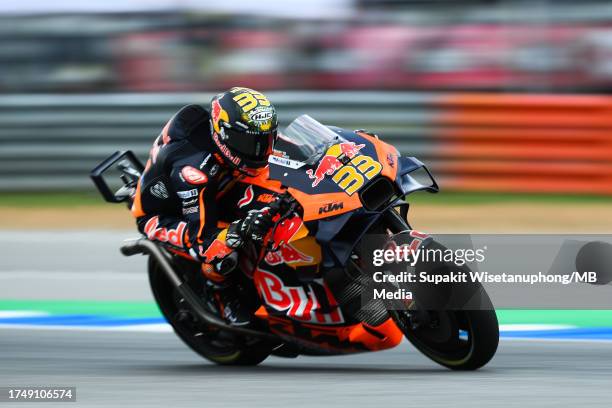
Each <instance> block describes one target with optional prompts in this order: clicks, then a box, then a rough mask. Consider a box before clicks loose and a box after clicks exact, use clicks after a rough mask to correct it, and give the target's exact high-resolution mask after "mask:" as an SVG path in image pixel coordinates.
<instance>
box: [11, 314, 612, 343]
mask: <svg viewBox="0 0 612 408" xmlns="http://www.w3.org/2000/svg"><path fill="white" fill-rule="evenodd" d="M163 323H166V320H165V319H164V318H163V317H137V318H134V317H121V316H105V315H92V314H68V315H53V314H51V315H45V316H23V317H17V316H16V317H5V318H0V325H2V326H4V327H7V326H11V325H15V326H24V325H25V326H34V327H36V326H38V327H45V326H47V327H57V326H76V327H90V328H95V327H100V328H112V327H123V326H138V325H150V324H163ZM500 335H501V337H502V338H509V339H511V338H530V339H568V340H569V339H571V340H611V341H612V327H573V328H567V329H551V330H541V329H539V330H520V331H517V330H510V331H504V330H500Z"/></svg>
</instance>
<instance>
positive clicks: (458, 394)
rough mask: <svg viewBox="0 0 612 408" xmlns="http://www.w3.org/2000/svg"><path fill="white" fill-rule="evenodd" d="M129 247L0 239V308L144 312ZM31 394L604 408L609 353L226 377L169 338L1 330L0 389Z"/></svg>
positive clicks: (579, 349)
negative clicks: (43, 302) (55, 389)
mask: <svg viewBox="0 0 612 408" xmlns="http://www.w3.org/2000/svg"><path fill="white" fill-rule="evenodd" d="M130 235H134V234H133V233H132V234H130V233H114V232H113V233H111V232H106V233H102V232H87V233H85V232H76V233H63V234H56V233H45V232H39V233H35V234H33V233H32V232H28V233H16V232H0V247H2V248H3V249H2V253H1V254H2V257H1V259H2V264H1V265H0V299H11V298H12V299H54V298H55V299H89V300H91V299H100V300H122V299H133V300H150V299H151V296H150V294H149V292H148V285H147V282H146V275H145V273H144V259H143V258H142V257H137V258H129V259H127V258H123V257H121V256H120V255H119V253H118V249H117V248H118V245H119V243H120V242H121V240H122V239H123V238H124V237H126V236H130ZM26 385H30V386H34V385H37V386H45V385H55V386H76V387H77V402H76V403H70V404H68V403H63V404H55V405H52V406H68V407H77V406H98V407H123V406H130V407H131V406H142V407H158V406H160V407H192V406H193V407H196V406H197V407H222V406H236V407H260V406H261V407H264V406H265V407H295V406H297V407H301V406H309V407H313V406H314V407H348V406H350V407H356V406H358V407H362V406H363V407H387V406H388V407H415V406H423V407H438V406H440V407H442V406H443V407H468V406H469V407H474V406H479V407H483V408H485V407H517V406H520V407H556V408H557V407H559V406H568V405H575V406H579V407H609V406H611V403H610V399H611V394H610V386H611V385H612V342H573V341H535V340H525V341H523V340H502V341H501V343H500V348H499V350H498V352H497V355H496V356H495V358H494V359H493V360H492V362H491V363H490V364H489V365H487V366H486V367H485V368H484V369H481V370H479V371H476V372H467V373H463V372H452V371H449V370H447V369H445V368H442V367H440V366H437V365H436V364H434V363H433V362H431V361H429V360H427V359H426V358H425V357H423V356H422V355H420V354H419V353H418V352H417V351H415V350H413V349H412V348H411V347H410V346H409V345H408V344H402V345H400V346H399V347H398V348H396V349H393V350H390V351H385V352H379V353H369V354H359V355H352V356H342V357H299V358H297V359H281V358H269V359H268V360H266V361H265V362H264V363H263V364H262V365H260V366H258V367H250V368H228V367H218V366H215V365H213V364H210V363H208V362H206V361H205V360H203V359H201V358H200V357H199V356H197V355H196V354H194V353H193V352H192V351H191V350H189V349H188V348H187V347H186V346H185V345H183V344H182V343H181V341H180V340H179V339H178V338H177V337H176V336H174V335H173V334H171V333H138V332H119V331H112V332H104V331H87V330H63V329H57V330H40V329H39V330H30V329H27V330H25V329H16V328H2V329H0V386H26ZM9 405H10V406H18V407H27V406H33V407H40V404H38V403H36V404H27V403H18V404H6V406H9ZM2 406H5V403H0V408H1V407H2Z"/></svg>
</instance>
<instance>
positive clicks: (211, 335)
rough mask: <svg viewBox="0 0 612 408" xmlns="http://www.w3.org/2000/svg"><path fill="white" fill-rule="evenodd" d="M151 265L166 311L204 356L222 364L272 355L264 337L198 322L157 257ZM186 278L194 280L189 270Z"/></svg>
mask: <svg viewBox="0 0 612 408" xmlns="http://www.w3.org/2000/svg"><path fill="white" fill-rule="evenodd" d="M148 269H149V282H150V284H151V290H152V291H153V296H154V297H155V300H156V301H157V305H158V306H159V308H160V310H161V312H162V314H163V315H164V317H165V318H166V320H167V321H168V323H169V324H170V325H171V326H172V328H173V329H174V332H175V333H176V334H177V335H178V336H179V337H180V338H181V340H183V342H184V343H185V344H187V345H188V346H189V347H190V348H191V349H192V350H193V351H195V352H196V353H198V354H199V355H200V356H202V357H204V358H205V359H207V360H210V361H212V362H213V363H216V364H220V365H257V364H259V363H261V362H262V361H264V360H265V359H266V358H267V357H268V356H269V355H270V347H268V346H267V345H266V344H264V343H263V342H261V341H260V340H249V339H245V338H242V337H232V335H230V334H228V333H225V332H222V331H220V330H218V329H217V328H214V327H209V326H204V325H202V324H200V323H199V322H197V321H196V320H195V319H194V318H193V316H192V315H191V314H190V313H189V312H188V307H187V305H185V304H184V302H185V301H184V299H183V298H182V297H181V296H180V294H179V293H178V291H177V290H176V289H175V288H174V286H173V285H172V284H171V283H170V281H169V280H168V279H167V278H166V276H165V275H164V273H163V271H162V270H161V268H160V267H159V265H158V264H157V263H156V262H155V261H154V260H153V258H149V265H148ZM194 272H195V273H198V271H197V270H195V271H194ZM191 275H194V273H192V274H191ZM183 279H185V280H186V281H187V282H190V280H189V274H185V276H184V277H183ZM191 282H193V279H191ZM194 286H195V285H194ZM195 289H196V288H194V290H195ZM199 292H201V291H197V293H199Z"/></svg>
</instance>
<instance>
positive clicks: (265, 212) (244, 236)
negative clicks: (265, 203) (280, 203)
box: [225, 207, 276, 248]
mask: <svg viewBox="0 0 612 408" xmlns="http://www.w3.org/2000/svg"><path fill="white" fill-rule="evenodd" d="M275 215H276V214H275V213H274V212H273V211H271V210H270V208H268V207H266V208H264V209H261V210H253V211H249V214H248V215H247V216H246V217H245V218H244V219H242V220H236V221H234V222H232V223H231V224H230V226H229V228H228V230H227V235H226V238H225V241H226V244H227V246H229V247H230V248H241V247H243V246H244V245H245V243H246V242H249V241H250V242H253V243H254V244H257V245H261V244H262V243H263V241H264V238H265V237H266V235H267V234H268V232H269V231H270V229H271V228H272V226H274V221H273V218H274V216H275Z"/></svg>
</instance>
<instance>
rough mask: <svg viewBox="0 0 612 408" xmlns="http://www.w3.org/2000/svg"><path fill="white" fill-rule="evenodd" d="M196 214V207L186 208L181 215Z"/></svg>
mask: <svg viewBox="0 0 612 408" xmlns="http://www.w3.org/2000/svg"><path fill="white" fill-rule="evenodd" d="M197 212H198V207H197V206H195V207H188V208H183V215H187V214H195V213H197Z"/></svg>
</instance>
